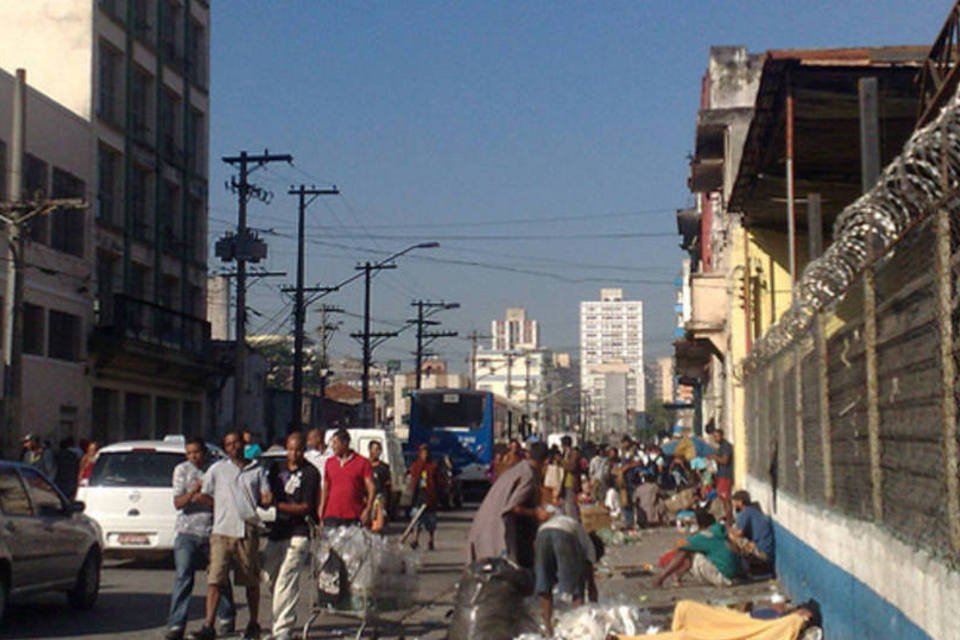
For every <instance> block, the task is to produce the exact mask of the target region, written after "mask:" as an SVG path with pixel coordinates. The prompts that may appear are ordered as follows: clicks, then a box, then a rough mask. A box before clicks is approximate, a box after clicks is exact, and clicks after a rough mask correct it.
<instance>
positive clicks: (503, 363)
mask: <svg viewBox="0 0 960 640" xmlns="http://www.w3.org/2000/svg"><path fill="white" fill-rule="evenodd" d="M475 371H476V384H475V385H474V386H475V387H476V388H477V389H478V390H480V391H492V392H493V393H495V394H496V395H498V396H502V397H504V398H507V399H508V400H510V401H511V402H513V403H514V404H515V405H516V406H517V407H518V408H519V410H520V411H521V412H522V413H523V414H525V415H526V416H528V418H529V421H530V424H531V425H532V426H533V429H534V431H539V430H541V429H540V428H541V427H544V428H545V427H547V426H552V423H553V422H554V420H553V418H554V417H555V416H553V415H551V412H552V411H553V408H554V403H550V402H549V401H550V400H551V399H553V398H554V397H555V395H556V394H557V393H559V391H560V388H561V385H562V384H563V383H562V381H561V379H560V375H559V373H558V369H557V367H556V365H555V363H554V355H553V353H552V352H551V351H549V350H546V349H538V350H535V351H533V350H514V351H492V350H486V349H481V350H480V351H478V352H477V358H476V363H475Z"/></svg>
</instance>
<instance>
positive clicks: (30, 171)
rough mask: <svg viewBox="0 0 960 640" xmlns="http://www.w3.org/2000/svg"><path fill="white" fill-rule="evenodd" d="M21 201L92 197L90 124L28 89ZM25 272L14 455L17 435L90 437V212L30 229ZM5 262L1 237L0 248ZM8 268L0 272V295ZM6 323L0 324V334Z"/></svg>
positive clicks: (3, 125)
mask: <svg viewBox="0 0 960 640" xmlns="http://www.w3.org/2000/svg"><path fill="white" fill-rule="evenodd" d="M10 71H11V73H7V72H6V71H0V163H2V164H0V200H7V199H8V198H9V196H10V190H9V186H10V182H9V180H10V179H16V177H13V176H8V175H7V173H8V169H9V167H10V165H9V163H10V162H11V161H12V160H13V159H12V158H11V157H10V153H11V148H10V147H11V144H10V142H11V140H10V136H11V133H12V118H13V104H14V84H15V79H14V76H13V75H12V73H14V72H15V70H13V69H11V70H10ZM26 80H27V85H28V88H27V90H26V106H25V115H26V127H25V129H26V130H25V142H26V145H25V147H26V148H25V153H24V157H23V165H22V167H23V172H22V175H20V176H19V178H20V180H21V195H22V197H23V199H25V200H38V199H44V198H82V199H84V200H86V201H87V202H89V201H90V199H91V193H92V189H93V183H94V173H93V166H92V162H91V158H92V156H91V149H92V145H93V138H92V134H91V128H90V123H89V122H88V121H86V120H84V119H83V118H81V117H79V116H78V115H76V114H75V113H73V112H71V111H70V110H68V109H66V108H64V107H63V106H62V105H60V104H58V103H56V102H55V101H53V100H52V99H50V98H49V97H47V96H46V95H44V94H42V93H40V92H39V91H37V90H35V89H33V88H32V87H29V85H30V82H31V80H32V79H31V77H30V75H29V74H27V78H26ZM26 236H27V241H26V244H25V247H24V250H25V255H24V260H25V263H26V264H27V265H28V266H27V268H26V269H24V271H23V283H24V287H23V291H24V306H23V342H22V344H23V360H22V363H23V365H22V376H21V381H22V382H21V389H22V395H21V399H22V402H21V418H22V419H21V429H22V431H23V433H11V434H4V437H3V443H2V444H3V448H4V452H5V454H6V455H15V454H18V453H19V444H20V437H21V436H22V435H24V434H25V433H35V434H38V435H40V436H42V437H43V438H45V439H49V440H50V441H51V442H53V443H56V442H57V441H59V440H60V439H62V438H66V437H68V436H69V437H72V438H74V439H75V440H77V439H79V438H85V437H89V435H90V424H91V415H90V383H89V380H88V377H87V372H86V358H87V341H86V335H87V332H88V331H89V329H90V327H91V326H92V323H93V287H92V284H91V279H92V265H93V254H94V246H93V215H92V214H91V212H90V210H89V209H60V210H57V211H54V212H53V213H51V214H49V215H47V216H40V217H37V218H35V219H34V220H33V221H32V222H31V223H29V225H28V228H27V230H26ZM2 246H3V247H4V249H3V250H4V256H5V255H6V253H5V251H6V246H7V245H6V239H5V238H4V242H3V245H2ZM5 287H6V269H5V268H4V269H0V291H5ZM2 326H3V322H0V327H2Z"/></svg>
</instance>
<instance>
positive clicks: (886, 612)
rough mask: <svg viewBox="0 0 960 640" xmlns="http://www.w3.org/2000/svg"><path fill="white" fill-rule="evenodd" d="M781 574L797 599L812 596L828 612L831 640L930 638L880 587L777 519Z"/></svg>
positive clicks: (826, 623) (827, 631)
mask: <svg viewBox="0 0 960 640" xmlns="http://www.w3.org/2000/svg"><path fill="white" fill-rule="evenodd" d="M774 529H775V535H776V547H777V577H778V578H779V579H780V582H781V584H783V586H784V587H785V588H786V590H787V592H788V593H789V594H790V596H791V598H792V599H793V600H794V602H804V601H806V600H809V599H810V598H813V599H815V600H816V601H817V602H819V603H820V606H821V608H822V611H823V620H824V636H825V637H827V638H829V639H830V640H862V639H865V638H868V639H870V640H887V639H889V640H930V636H929V635H927V634H926V633H924V631H923V630H922V629H920V627H918V626H917V625H916V624H914V623H913V622H911V621H910V619H909V618H907V617H906V616H905V615H904V614H903V612H901V611H900V610H899V609H897V608H896V607H895V606H894V605H893V604H891V603H890V602H889V601H888V600H885V599H884V598H882V597H881V596H880V595H879V594H878V593H877V592H875V591H874V590H873V589H871V588H870V587H869V586H867V585H866V584H865V583H864V582H861V581H860V580H858V579H857V578H855V577H854V576H852V575H850V574H849V573H847V572H846V571H844V570H843V569H841V568H840V567H838V566H837V565H835V564H833V563H832V562H830V561H829V560H827V559H826V558H824V557H823V556H821V555H820V554H819V553H817V552H816V551H815V550H814V549H813V548H812V547H810V546H809V545H808V544H806V543H805V542H803V541H802V540H801V539H800V538H798V537H797V536H795V535H793V534H792V533H790V531H788V530H787V529H785V528H784V527H783V526H782V525H780V523H778V522H776V521H775V522H774Z"/></svg>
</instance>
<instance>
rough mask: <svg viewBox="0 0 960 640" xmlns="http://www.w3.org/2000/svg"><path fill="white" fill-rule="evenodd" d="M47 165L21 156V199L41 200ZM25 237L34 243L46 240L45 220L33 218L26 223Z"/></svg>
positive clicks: (42, 217)
mask: <svg viewBox="0 0 960 640" xmlns="http://www.w3.org/2000/svg"><path fill="white" fill-rule="evenodd" d="M47 170H48V169H47V163H46V162H44V161H43V160H41V159H40V158H38V157H36V156H34V155H31V154H29V153H25V154H24V156H23V197H24V199H26V200H43V199H44V198H46V196H47V193H48V190H47ZM27 227H28V228H27V235H28V237H29V238H30V239H31V240H33V241H34V242H40V243H45V242H46V240H47V219H46V217H45V216H35V217H34V218H33V219H32V220H30V221H29V222H27Z"/></svg>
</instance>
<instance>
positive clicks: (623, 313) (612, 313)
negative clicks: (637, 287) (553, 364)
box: [580, 289, 646, 434]
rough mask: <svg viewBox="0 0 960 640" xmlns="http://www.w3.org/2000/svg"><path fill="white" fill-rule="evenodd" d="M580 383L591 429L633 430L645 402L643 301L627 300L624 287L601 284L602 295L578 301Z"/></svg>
mask: <svg viewBox="0 0 960 640" xmlns="http://www.w3.org/2000/svg"><path fill="white" fill-rule="evenodd" d="M620 376H622V378H623V380H622V382H623V385H622V386H623V393H620V391H619V390H620V388H621V384H620ZM580 387H581V390H582V392H583V393H584V399H583V403H584V419H585V422H586V423H587V424H586V426H587V430H588V432H589V433H591V434H600V433H612V432H618V431H621V432H622V431H626V430H632V427H633V425H634V423H635V422H634V418H635V416H636V415H637V414H638V413H641V412H643V411H644V409H645V407H646V404H645V397H644V395H645V385H644V374H643V302H641V301H639V300H624V299H623V289H601V290H600V300H593V301H584V302H581V303H580ZM608 388H609V390H608ZM614 390H616V392H614ZM621 398H622V406H621V405H620V403H621Z"/></svg>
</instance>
